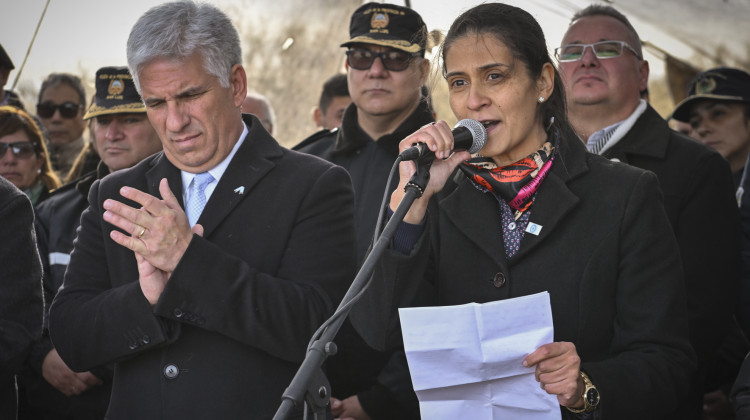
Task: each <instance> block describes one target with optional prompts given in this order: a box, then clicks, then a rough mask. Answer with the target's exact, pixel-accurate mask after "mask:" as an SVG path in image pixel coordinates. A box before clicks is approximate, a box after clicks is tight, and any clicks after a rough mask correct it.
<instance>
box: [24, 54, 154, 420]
mask: <svg viewBox="0 0 750 420" xmlns="http://www.w3.org/2000/svg"><path fill="white" fill-rule="evenodd" d="M95 82H96V94H95V96H94V100H93V102H92V104H91V106H90V107H89V109H88V111H87V112H86V114H85V115H84V117H83V119H84V120H89V119H93V124H92V125H91V129H92V137H93V138H92V140H93V141H94V145H95V147H96V150H97V151H98V153H99V155H100V156H101V158H102V161H101V163H100V164H99V167H98V168H97V170H96V171H92V172H90V173H87V174H85V175H84V176H82V177H81V178H79V179H77V180H75V181H73V182H70V183H68V184H67V185H64V186H63V187H61V188H59V189H57V190H56V191H55V192H54V193H53V194H52V196H51V197H50V198H49V199H47V200H45V201H43V202H42V203H41V204H40V205H39V206H38V207H37V223H36V225H37V236H38V237H39V250H40V254H41V256H42V262H43V266H44V272H45V276H44V291H45V297H46V299H45V302H46V303H47V307H48V308H49V304H50V303H52V299H53V298H54V296H55V295H56V294H57V290H58V289H59V288H60V286H61V285H62V283H63V276H64V274H65V269H66V268H67V266H68V261H69V260H70V252H71V251H72V250H73V240H74V239H75V237H76V229H78V225H79V224H80V219H81V213H83V211H84V210H85V209H86V207H88V204H89V203H88V200H87V196H88V193H89V188H91V184H93V183H94V181H96V180H97V179H101V178H103V177H104V176H105V175H107V174H109V173H110V172H114V171H117V170H120V169H124V168H129V167H131V166H133V165H135V164H136V163H138V162H140V161H141V160H143V159H144V158H146V157H148V156H150V155H152V154H154V153H156V152H158V151H160V150H161V142H160V141H159V136H158V135H157V134H156V131H155V130H154V128H153V127H152V126H151V123H150V122H149V121H148V117H147V116H146V107H145V106H144V105H143V101H142V100H141V96H140V95H139V94H138V92H137V91H136V89H135V85H134V84H133V78H132V76H131V75H130V73H129V72H128V69H127V67H103V68H101V69H99V70H98V71H97V72H96V81H95ZM22 378H23V384H24V388H25V393H26V396H27V400H28V406H27V407H25V408H24V409H26V410H29V412H28V414H29V415H31V414H32V413H34V415H35V416H36V415H40V416H44V418H46V419H101V418H103V417H104V414H105V412H106V410H107V404H108V403H109V393H110V391H111V387H112V372H111V369H110V368H107V367H101V368H97V369H94V370H92V371H87V372H80V373H79V372H73V371H72V370H71V369H70V368H69V367H68V366H67V365H66V364H65V363H64V362H63V361H62V359H60V356H59V355H58V354H57V351H56V350H55V348H54V346H53V344H52V342H51V340H50V338H49V331H48V330H47V329H46V328H45V330H44V335H43V337H42V339H41V340H39V341H37V342H36V343H35V345H34V349H33V351H32V353H31V356H30V357H29V361H28V367H27V369H26V370H25V372H24V374H23V375H22ZM24 418H27V417H25V416H24Z"/></svg>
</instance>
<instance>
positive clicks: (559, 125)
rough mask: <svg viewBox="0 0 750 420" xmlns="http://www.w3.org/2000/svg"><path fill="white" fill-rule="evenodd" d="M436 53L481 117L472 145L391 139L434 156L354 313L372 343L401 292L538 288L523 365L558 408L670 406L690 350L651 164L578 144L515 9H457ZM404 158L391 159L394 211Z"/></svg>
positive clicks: (579, 412)
mask: <svg viewBox="0 0 750 420" xmlns="http://www.w3.org/2000/svg"><path fill="white" fill-rule="evenodd" d="M442 58H443V60H442V62H443V66H444V67H443V74H444V77H445V79H446V80H447V82H448V86H449V95H450V106H451V109H452V110H453V112H454V114H455V115H456V118H458V119H459V120H460V119H473V120H476V121H479V122H480V123H482V124H483V125H484V127H485V128H486V130H487V142H486V144H485V146H484V147H483V148H482V149H481V150H480V151H479V153H478V154H477V155H474V156H471V155H470V154H469V153H468V152H466V151H456V152H451V150H452V149H453V136H452V134H451V130H450V127H449V126H448V125H447V124H446V123H445V122H443V121H441V122H438V123H436V124H433V125H428V126H425V127H423V128H421V129H420V130H419V131H417V132H415V133H414V134H412V135H411V136H409V137H407V138H406V139H404V140H403V141H402V142H401V144H400V150H402V151H403V150H405V149H407V148H409V147H410V146H412V145H413V144H414V143H423V144H425V145H427V147H429V148H430V150H432V151H433V152H434V153H435V156H436V158H437V159H435V161H434V162H433V164H432V168H431V170H430V177H429V183H428V185H427V187H426V189H425V191H424V194H423V196H422V197H421V198H420V199H418V200H416V201H415V202H414V204H413V205H412V207H411V208H410V210H409V212H408V213H407V214H406V217H405V219H404V221H403V222H402V223H401V225H400V226H399V228H398V230H397V232H396V234H395V236H394V238H393V241H392V245H391V246H390V248H389V249H388V250H387V252H386V253H385V255H384V256H383V258H382V259H381V261H380V262H379V263H378V267H377V269H376V271H375V278H374V281H372V284H371V286H370V288H369V289H368V290H367V292H366V294H365V295H364V297H363V299H362V301H360V302H359V303H358V304H357V305H355V307H354V309H353V311H352V322H353V323H354V324H355V326H356V327H357V328H358V330H359V331H360V333H361V334H362V335H363V337H364V338H365V339H366V340H367V341H368V342H369V343H370V345H372V346H375V347H378V348H388V347H390V348H392V347H396V346H399V345H401V342H400V334H399V326H398V325H399V324H398V323H399V321H398V313H397V309H398V308H399V307H410V306H426V305H458V304H464V303H468V302H477V303H485V302H491V301H497V300H502V299H509V298H514V297H520V296H526V295H531V294H535V293H540V292H544V291H547V292H549V296H550V302H551V308H552V319H553V323H554V342H552V343H549V344H545V345H543V346H541V347H539V348H537V349H536V350H535V351H533V352H532V353H531V354H529V355H528V356H527V357H526V358H525V359H524V361H523V364H524V365H526V366H529V367H531V368H533V369H534V373H535V378H536V379H537V380H538V381H539V382H540V385H541V387H542V388H543V389H544V390H546V392H547V393H549V394H554V395H555V396H556V397H557V400H558V402H559V404H560V406H561V410H562V416H563V418H566V419H568V418H570V419H574V418H581V417H584V418H585V417H587V413H589V415H593V417H592V418H602V419H634V418H638V419H650V418H658V417H659V416H661V415H664V414H666V413H669V412H671V411H673V409H674V408H675V407H676V405H677V403H678V401H679V400H680V399H681V397H682V396H683V394H685V393H686V392H687V383H688V380H687V379H688V376H689V374H690V373H691V372H692V369H693V368H694V358H695V356H694V354H693V351H692V349H691V347H690V345H689V343H688V329H687V315H686V308H685V297H684V293H685V292H684V289H683V283H682V272H681V268H680V256H679V251H678V248H677V244H676V242H675V239H674V237H673V234H672V231H671V228H670V225H669V222H668V220H667V217H666V215H665V213H664V210H663V208H662V199H661V193H660V192H659V189H658V185H657V180H656V177H655V176H654V175H653V174H652V173H650V172H646V171H643V170H640V169H637V168H634V167H630V166H627V165H624V164H620V163H616V162H611V161H609V160H607V159H605V158H602V157H600V156H596V155H592V154H589V153H588V152H587V151H586V148H585V147H584V145H583V143H582V142H581V140H580V139H579V138H578V137H577V136H576V134H575V133H574V132H573V130H572V128H571V127H570V125H569V123H568V120H567V117H566V110H565V96H564V91H563V86H562V82H561V79H560V77H559V75H558V72H557V70H556V68H555V66H554V65H553V63H552V61H551V59H550V57H549V54H548V53H547V46H546V42H545V39H544V34H543V32H542V29H541V28H540V27H539V24H538V23H537V22H536V21H535V20H534V18H533V17H532V16H531V15H529V14H528V13H527V12H525V11H523V10H521V9H519V8H516V7H513V6H509V5H505V4H500V3H490V4H482V5H479V6H476V7H474V8H472V9H470V10H468V11H467V12H465V13H464V14H462V15H461V16H459V17H458V18H457V19H456V20H455V21H454V22H453V24H452V26H451V28H450V30H449V31H448V34H447V36H446V38H445V42H444V45H443V47H442ZM415 170H416V166H415V164H414V162H402V163H401V164H400V168H399V171H400V185H399V187H398V188H396V190H395V192H394V193H393V194H392V196H391V200H390V207H391V209H392V210H395V209H396V208H397V206H398V205H399V203H400V202H401V199H402V198H403V197H404V194H405V193H404V187H405V186H406V184H407V183H408V181H409V180H410V178H411V177H412V175H413V174H414V173H415ZM447 333H449V331H448V332H447ZM404 368H406V367H405V366H404ZM584 394H585V395H586V398H584Z"/></svg>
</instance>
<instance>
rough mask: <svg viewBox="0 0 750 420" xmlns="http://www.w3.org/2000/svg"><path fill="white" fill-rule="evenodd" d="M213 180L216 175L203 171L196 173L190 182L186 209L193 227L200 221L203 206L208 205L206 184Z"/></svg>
mask: <svg viewBox="0 0 750 420" xmlns="http://www.w3.org/2000/svg"><path fill="white" fill-rule="evenodd" d="M213 180H214V177H213V176H211V174H210V173H208V172H202V173H199V174H197V175H195V177H194V178H193V181H192V182H191V183H190V187H189V191H190V198H189V201H188V203H187V206H185V210H186V213H187V217H188V221H189V222H190V226H191V227H192V226H194V225H195V224H196V223H197V222H198V218H199V217H200V215H201V213H202V212H203V208H204V207H206V186H207V185H208V184H210V183H211V182H212V181H213Z"/></svg>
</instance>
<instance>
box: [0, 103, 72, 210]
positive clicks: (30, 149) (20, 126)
mask: <svg viewBox="0 0 750 420" xmlns="http://www.w3.org/2000/svg"><path fill="white" fill-rule="evenodd" d="M0 176H2V177H3V178H6V179H7V180H8V181H10V182H11V183H13V185H15V186H16V187H18V189H20V190H22V191H23V192H25V193H26V195H28V196H29V199H31V204H33V205H34V206H36V205H37V204H38V203H39V202H41V201H42V200H44V199H45V198H47V196H48V195H49V192H50V191H51V190H53V189H55V188H57V187H59V186H60V180H59V179H58V177H57V175H56V174H55V172H54V171H53V170H52V165H50V162H49V157H48V155H47V147H46V146H45V145H44V141H43V140H42V132H41V130H40V129H39V127H37V125H36V123H35V122H34V120H33V119H32V118H31V116H29V114H27V113H26V112H24V111H22V110H20V109H18V108H15V107H12V106H1V107H0Z"/></svg>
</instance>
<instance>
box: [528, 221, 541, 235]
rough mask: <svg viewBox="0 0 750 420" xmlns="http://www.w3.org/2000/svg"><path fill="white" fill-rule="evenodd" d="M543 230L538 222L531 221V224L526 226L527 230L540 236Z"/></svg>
mask: <svg viewBox="0 0 750 420" xmlns="http://www.w3.org/2000/svg"><path fill="white" fill-rule="evenodd" d="M541 231H542V225H537V224H536V223H532V222H529V225H528V226H526V232H528V233H530V234H532V235H536V236H539V232H541Z"/></svg>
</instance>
